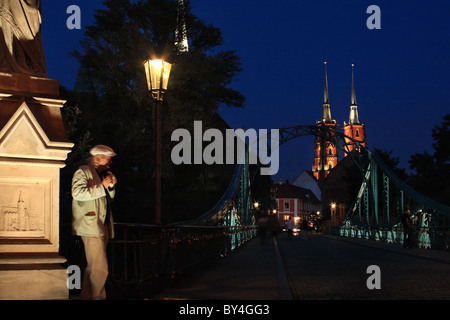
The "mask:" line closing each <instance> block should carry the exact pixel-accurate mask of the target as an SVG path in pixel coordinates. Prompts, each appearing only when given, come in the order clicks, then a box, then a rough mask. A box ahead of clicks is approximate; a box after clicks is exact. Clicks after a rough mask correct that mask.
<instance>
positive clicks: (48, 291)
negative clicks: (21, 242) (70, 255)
mask: <svg viewBox="0 0 450 320" xmlns="http://www.w3.org/2000/svg"><path fill="white" fill-rule="evenodd" d="M65 261H66V259H65V258H64V257H60V256H52V255H33V254H26V255H18V256H17V255H16V256H14V255H10V256H2V257H0V283H1V287H0V299H2V300H4V299H6V300H47V299H49V300H63V299H68V297H69V294H68V292H69V291H68V287H67V272H66V269H64V268H63V267H62V266H61V265H62V263H64V262H65Z"/></svg>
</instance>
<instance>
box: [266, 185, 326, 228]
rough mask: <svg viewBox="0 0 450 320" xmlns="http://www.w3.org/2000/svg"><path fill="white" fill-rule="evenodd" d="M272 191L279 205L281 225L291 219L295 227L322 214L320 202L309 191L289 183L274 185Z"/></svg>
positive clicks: (278, 212)
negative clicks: (312, 216) (313, 216)
mask: <svg viewBox="0 0 450 320" xmlns="http://www.w3.org/2000/svg"><path fill="white" fill-rule="evenodd" d="M271 189H272V192H273V193H274V195H275V200H276V203H277V205H278V211H277V214H278V220H279V222H280V225H284V224H285V221H286V220H289V218H291V219H292V220H293V221H294V223H295V225H300V223H301V222H302V221H303V220H305V219H308V218H310V216H311V215H317V212H320V207H321V203H320V200H319V199H317V197H316V196H315V195H314V193H313V192H312V191H311V190H309V189H305V188H302V187H298V186H295V185H292V184H289V183H274V184H272V186H271Z"/></svg>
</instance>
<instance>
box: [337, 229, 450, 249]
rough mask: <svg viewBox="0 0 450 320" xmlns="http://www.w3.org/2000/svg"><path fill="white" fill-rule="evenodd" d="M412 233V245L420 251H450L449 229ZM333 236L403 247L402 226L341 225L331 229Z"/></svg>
mask: <svg viewBox="0 0 450 320" xmlns="http://www.w3.org/2000/svg"><path fill="white" fill-rule="evenodd" d="M412 229H413V231H412V244H413V246H414V247H418V248H422V249H436V250H444V251H448V250H450V229H449V228H447V227H439V226H432V227H420V226H414V227H413V228H412ZM332 233H333V234H336V235H339V236H343V237H352V238H361V239H368V240H375V241H382V242H386V243H392V244H399V245H403V239H404V237H403V236H404V231H403V227H402V226H386V227H382V226H380V227H374V226H356V225H348V226H346V225H341V226H339V227H336V228H333V230H332Z"/></svg>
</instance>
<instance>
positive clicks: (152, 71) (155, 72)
mask: <svg viewBox="0 0 450 320" xmlns="http://www.w3.org/2000/svg"><path fill="white" fill-rule="evenodd" d="M144 67H145V76H146V77H147V87H148V90H149V91H150V92H151V93H152V96H153V99H156V100H160V101H161V100H162V99H163V94H164V92H165V91H166V90H167V84H168V83H169V75H170V69H171V68H172V65H171V64H170V63H168V62H166V61H164V60H161V59H155V60H147V61H145V62H144Z"/></svg>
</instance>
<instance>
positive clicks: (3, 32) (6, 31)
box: [0, 0, 47, 78]
mask: <svg viewBox="0 0 450 320" xmlns="http://www.w3.org/2000/svg"><path fill="white" fill-rule="evenodd" d="M0 72H6V73H11V74H13V73H19V74H25V75H30V76H37V77H44V78H46V77H47V68H46V65H45V58H44V48H43V46H42V40H41V1H40V0H0Z"/></svg>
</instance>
